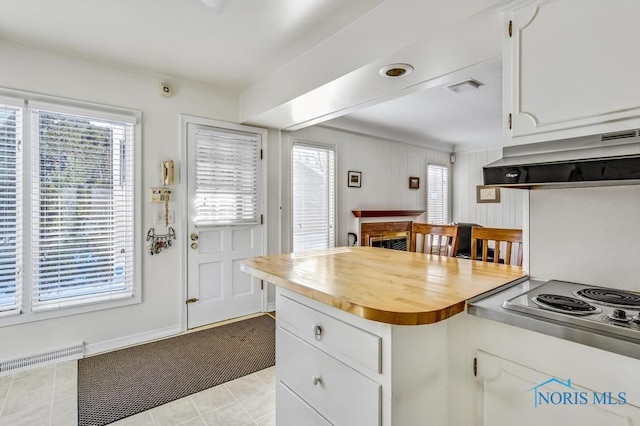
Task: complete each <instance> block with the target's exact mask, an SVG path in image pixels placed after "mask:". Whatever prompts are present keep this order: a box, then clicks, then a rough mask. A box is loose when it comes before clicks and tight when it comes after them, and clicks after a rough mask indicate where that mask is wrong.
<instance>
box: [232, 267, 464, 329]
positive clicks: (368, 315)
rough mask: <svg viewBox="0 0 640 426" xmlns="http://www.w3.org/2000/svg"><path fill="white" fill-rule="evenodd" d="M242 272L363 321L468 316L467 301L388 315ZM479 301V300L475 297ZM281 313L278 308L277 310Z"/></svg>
mask: <svg viewBox="0 0 640 426" xmlns="http://www.w3.org/2000/svg"><path fill="white" fill-rule="evenodd" d="M240 270H241V271H243V272H246V273H248V274H250V275H253V276H254V277H257V278H259V279H261V280H264V281H267V282H270V283H272V284H274V285H277V286H279V287H283V288H286V289H288V290H291V291H293V292H295V293H298V294H300V295H302V296H305V297H308V298H310V299H312V300H316V301H318V302H321V303H324V304H325V305H329V306H332V307H334V308H337V309H340V310H342V311H345V312H349V313H351V314H353V315H356V316H359V317H361V318H364V319H367V320H371V321H377V322H382V323H385V324H392V325H426V324H434V323H436V322H439V321H444V320H446V319H448V318H451V317H452V316H454V315H456V314H459V313H461V312H464V310H465V307H466V305H467V301H466V300H461V301H459V302H457V303H454V304H452V305H449V306H444V307H442V308H439V309H434V310H431V311H422V312H394V311H386V310H382V309H376V308H371V307H368V306H361V305H358V304H356V303H353V302H351V301H348V300H344V299H343V298H341V297H338V296H334V295H331V294H327V293H325V292H322V291H319V290H316V289H313V288H310V287H307V286H305V285H303V284H298V283H295V282H292V281H289V280H287V279H284V278H280V277H278V276H275V275H272V274H269V273H267V272H264V271H261V270H259V269H255V268H252V267H250V266H248V265H245V264H243V263H241V264H240ZM474 297H475V296H474ZM276 309H277V308H276Z"/></svg>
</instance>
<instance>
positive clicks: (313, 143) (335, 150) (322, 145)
mask: <svg viewBox="0 0 640 426" xmlns="http://www.w3.org/2000/svg"><path fill="white" fill-rule="evenodd" d="M295 146H306V147H310V148H318V149H323V150H330V151H333V155H334V161H333V162H334V176H333V182H334V189H333V247H336V246H337V245H338V187H339V182H338V180H339V178H338V147H337V146H336V145H335V144H331V143H325V142H317V141H310V140H305V139H300V138H293V139H292V140H291V145H290V149H289V158H290V160H289V176H290V182H289V190H290V194H291V197H290V212H291V213H290V214H291V224H290V227H289V229H290V233H291V234H290V241H289V244H290V245H289V247H290V248H291V251H292V252H293V251H294V227H295V223H294V193H293V184H294V175H293V161H294V160H293V150H294V148H295Z"/></svg>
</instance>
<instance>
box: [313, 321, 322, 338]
mask: <svg viewBox="0 0 640 426" xmlns="http://www.w3.org/2000/svg"><path fill="white" fill-rule="evenodd" d="M313 335H314V336H315V338H316V340H318V341H320V340H322V327H321V326H319V325H314V326H313Z"/></svg>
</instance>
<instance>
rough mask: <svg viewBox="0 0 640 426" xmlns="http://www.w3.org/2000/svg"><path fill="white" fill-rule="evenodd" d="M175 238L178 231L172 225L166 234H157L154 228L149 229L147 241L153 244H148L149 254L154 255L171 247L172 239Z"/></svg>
mask: <svg viewBox="0 0 640 426" xmlns="http://www.w3.org/2000/svg"><path fill="white" fill-rule="evenodd" d="M175 239H176V231H175V230H174V229H173V228H172V227H169V232H168V233H166V234H156V230H155V229H154V228H151V229H149V232H147V241H151V244H150V245H149V246H147V249H148V250H149V254H150V255H152V256H153V255H154V254H158V253H160V252H161V251H162V250H164V249H166V248H169V247H171V241H172V240H175Z"/></svg>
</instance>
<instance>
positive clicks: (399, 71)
mask: <svg viewBox="0 0 640 426" xmlns="http://www.w3.org/2000/svg"><path fill="white" fill-rule="evenodd" d="M411 71H413V67H412V66H411V65H409V64H391V65H387V66H386V67H382V69H381V70H380V75H381V76H383V77H390V78H395V77H402V76H403V75H407V74H409V73H411Z"/></svg>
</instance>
